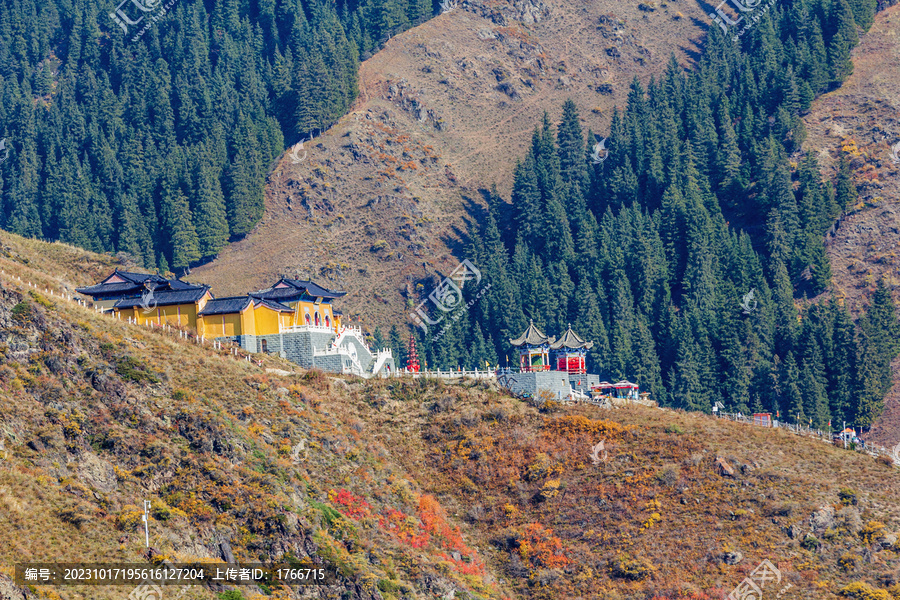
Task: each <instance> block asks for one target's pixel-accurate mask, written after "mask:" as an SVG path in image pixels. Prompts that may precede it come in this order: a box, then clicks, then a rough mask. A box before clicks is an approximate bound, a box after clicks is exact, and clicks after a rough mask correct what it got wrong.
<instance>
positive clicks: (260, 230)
mask: <svg viewBox="0 0 900 600" xmlns="http://www.w3.org/2000/svg"><path fill="white" fill-rule="evenodd" d="M652 4H653V3H648V4H642V6H644V7H645V8H649V7H650V6H651V5H652ZM462 6H463V8H458V9H455V10H452V11H451V12H449V13H447V14H444V15H441V16H439V17H437V18H435V19H432V20H431V21H428V22H426V23H424V24H423V25H420V26H419V27H416V28H413V29H411V30H409V31H407V32H405V33H403V34H401V35H398V36H396V37H395V38H393V39H391V40H390V41H389V42H388V43H387V44H386V46H385V48H384V50H382V51H381V52H379V53H377V54H376V55H375V56H373V57H372V58H371V59H369V60H367V61H366V62H365V63H363V65H362V67H361V71H360V100H359V102H358V103H357V106H356V107H355V109H354V110H353V111H351V113H350V114H349V115H347V116H345V117H344V118H343V119H341V120H340V121H339V122H338V123H337V124H336V125H335V126H334V127H332V128H331V129H329V130H327V131H326V132H324V133H323V134H322V135H321V136H320V137H318V138H316V139H315V140H313V141H312V142H311V143H306V144H304V149H303V150H299V149H298V150H297V153H296V154H295V156H296V159H292V158H291V153H290V152H289V153H287V154H286V155H285V156H284V157H283V158H282V160H281V162H280V164H279V165H278V167H276V169H275V170H274V171H273V173H272V174H271V175H270V178H269V183H268V185H267V194H266V213H265V216H264V217H263V220H262V222H261V223H260V224H259V225H258V226H257V228H256V229H255V230H254V231H253V233H251V234H250V235H248V236H247V238H246V239H245V240H243V241H241V242H238V243H235V244H232V245H230V246H228V247H227V248H225V249H223V250H222V251H221V252H220V254H219V256H218V258H217V259H216V260H214V261H213V262H211V263H209V264H207V265H203V266H200V267H198V268H195V269H194V270H193V274H192V275H191V277H190V278H191V279H194V280H197V281H201V280H202V281H204V282H206V283H209V284H211V285H212V286H213V288H214V290H215V291H216V293H220V294H226V293H239V292H243V291H246V290H248V289H255V288H258V287H261V286H263V285H265V284H266V283H267V282H269V281H270V280H271V279H272V278H273V277H274V276H275V275H276V274H277V273H281V272H286V273H289V274H299V275H302V276H303V277H307V276H309V277H313V278H316V279H317V280H325V281H330V282H331V284H332V285H334V286H336V287H341V288H343V289H345V290H347V291H348V292H349V294H348V296H347V298H346V299H345V306H346V307H347V309H348V312H349V313H350V314H352V315H365V320H364V322H365V324H367V325H370V326H371V325H374V324H377V323H381V324H390V323H393V322H397V321H398V320H401V321H405V320H406V316H405V313H406V312H407V310H406V299H405V298H407V297H409V296H410V294H409V293H408V292H409V291H410V290H412V289H413V288H414V287H415V283H416V282H417V281H418V280H420V279H423V278H425V277H427V276H429V275H432V274H434V273H435V272H440V273H448V272H449V271H451V270H452V269H453V268H454V267H455V266H456V264H457V262H458V259H459V258H460V257H462V249H461V248H460V247H459V235H458V232H459V230H460V229H461V228H462V227H463V226H464V222H465V219H466V218H467V215H468V214H469V208H470V207H471V205H472V203H481V202H483V200H482V196H481V193H480V192H481V191H482V190H484V189H485V188H489V187H490V186H491V185H492V184H496V185H497V186H498V188H499V189H500V191H502V192H503V193H504V194H508V191H509V188H510V186H511V179H512V167H513V166H514V163H515V161H516V160H518V159H519V158H520V157H521V156H522V154H523V151H524V149H525V148H526V146H527V144H528V143H529V141H530V139H531V133H532V131H533V129H534V126H535V124H537V123H538V122H539V118H540V116H541V114H542V113H543V112H544V111H551V112H552V113H556V112H557V111H558V110H559V106H561V105H562V102H563V101H564V100H565V99H566V98H573V99H574V100H575V102H576V104H577V105H578V107H579V109H580V113H581V115H583V118H584V126H585V128H586V129H593V130H595V131H601V130H605V129H606V128H607V127H608V123H609V118H610V115H611V113H612V108H613V107H614V106H616V105H618V106H622V105H623V104H624V100H625V97H626V95H627V92H628V85H629V84H630V82H631V80H632V78H633V77H638V78H639V79H641V80H643V81H646V80H647V79H649V77H650V75H651V74H653V73H657V74H658V73H659V72H661V71H662V69H663V68H664V66H665V64H666V60H667V58H668V55H669V53H670V52H675V53H676V55H677V56H678V57H679V60H681V61H682V62H688V61H689V60H690V59H691V58H692V57H694V56H696V53H697V52H698V47H697V40H698V39H700V38H701V37H702V36H703V35H704V34H705V32H706V27H707V19H706V17H705V14H704V12H703V10H702V9H701V7H699V6H696V5H693V4H691V5H681V4H678V5H675V4H668V5H667V6H666V7H659V8H656V9H654V10H651V11H649V12H648V11H646V10H640V9H639V8H638V3H637V2H633V3H631V2H629V3H621V2H612V1H609V0H601V1H594V2H589V3H575V2H569V1H563V2H554V3H553V4H549V3H543V2H509V3H507V2H490V3H477V2H468V3H462ZM679 11H682V12H679ZM301 159H302V161H301V162H299V164H293V162H292V160H301ZM373 299H374V300H375V301H374V302H373Z"/></svg>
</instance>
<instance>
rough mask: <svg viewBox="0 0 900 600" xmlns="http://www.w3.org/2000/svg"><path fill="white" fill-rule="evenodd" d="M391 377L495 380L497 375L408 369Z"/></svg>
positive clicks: (481, 372)
mask: <svg viewBox="0 0 900 600" xmlns="http://www.w3.org/2000/svg"><path fill="white" fill-rule="evenodd" d="M393 375H394V377H412V378H413V379H419V378H421V377H435V378H438V379H461V378H463V377H468V378H469V379H496V378H497V374H496V373H494V372H493V371H479V370H478V369H475V370H474V371H461V370H460V371H454V370H452V369H450V370H447V371H441V370H437V371H419V372H418V373H416V372H415V371H410V370H408V369H400V370H399V371H395V372H394V373H393Z"/></svg>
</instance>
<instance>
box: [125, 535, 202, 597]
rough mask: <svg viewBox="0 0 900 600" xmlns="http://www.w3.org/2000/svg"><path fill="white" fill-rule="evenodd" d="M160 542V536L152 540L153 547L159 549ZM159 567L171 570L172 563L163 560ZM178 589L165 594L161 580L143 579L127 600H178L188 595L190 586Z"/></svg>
mask: <svg viewBox="0 0 900 600" xmlns="http://www.w3.org/2000/svg"><path fill="white" fill-rule="evenodd" d="M162 542H163V539H162V536H157V537H156V538H154V540H153V547H155V548H161V547H162ZM161 565H162V566H163V567H167V568H171V567H172V562H171V561H170V560H168V559H165V560H163V561H162V563H161ZM172 587H173V586H171V585H167V586H166V589H171V588H172ZM178 587H179V588H180V589H178V590H172V591H171V592H170V593H169V594H165V593H163V588H162V581H161V580H156V579H145V580H144V581H142V582H141V583H139V584H138V586H137V587H136V588H134V589H133V590H131V593H130V594H128V600H178V599H179V598H181V597H182V596H184V595H185V594H187V593H188V591H189V590H190V586H187V585H180V586H178Z"/></svg>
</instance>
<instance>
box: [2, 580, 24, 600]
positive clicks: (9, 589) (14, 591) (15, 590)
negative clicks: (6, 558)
mask: <svg viewBox="0 0 900 600" xmlns="http://www.w3.org/2000/svg"><path fill="white" fill-rule="evenodd" d="M0 598H3V600H7V599H8V600H26V598H27V596H26V595H25V592H23V591H22V589H21V588H20V587H19V586H17V585H16V584H15V583H13V580H12V579H10V578H9V577H8V576H6V575H3V574H2V573H0Z"/></svg>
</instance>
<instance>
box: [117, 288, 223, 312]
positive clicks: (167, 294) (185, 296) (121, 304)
mask: <svg viewBox="0 0 900 600" xmlns="http://www.w3.org/2000/svg"><path fill="white" fill-rule="evenodd" d="M207 291H209V287H207V286H205V285H204V286H198V287H192V288H191V289H188V290H175V291H169V290H163V291H159V290H154V291H153V295H152V296H150V295H149V294H148V295H147V296H146V299H145V298H144V297H141V298H123V299H121V300H119V301H118V302H116V304H115V308H120V309H121V308H134V307H136V306H141V307H142V306H154V305H155V306H171V305H173V304H193V303H194V302H196V301H198V300H200V298H202V297H203V296H204V295H205V294H206V293H207Z"/></svg>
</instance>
